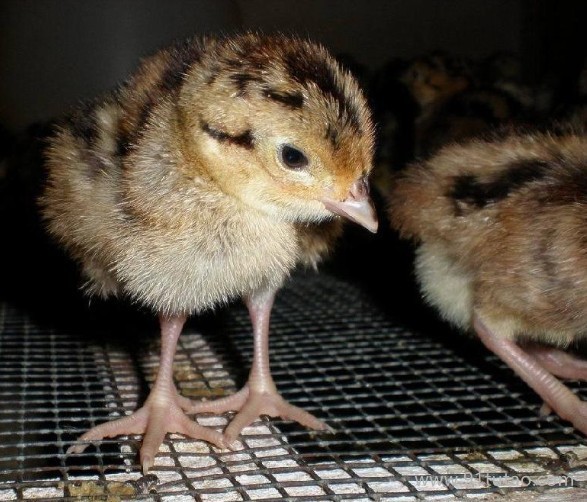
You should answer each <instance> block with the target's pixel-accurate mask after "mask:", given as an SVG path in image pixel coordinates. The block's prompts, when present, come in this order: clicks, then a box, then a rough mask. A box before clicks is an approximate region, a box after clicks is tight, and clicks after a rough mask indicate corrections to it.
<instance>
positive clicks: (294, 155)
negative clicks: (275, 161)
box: [280, 145, 308, 169]
mask: <svg viewBox="0 0 587 502" xmlns="http://www.w3.org/2000/svg"><path fill="white" fill-rule="evenodd" d="M280 155H281V161H282V162H283V163H284V164H285V165H286V166H287V167H289V168H290V169H303V168H304V167H306V166H307V165H308V157H306V156H305V155H304V154H303V153H302V152H300V151H299V150H298V149H297V148H294V147H293V146H290V145H283V146H282V147H281V153H280Z"/></svg>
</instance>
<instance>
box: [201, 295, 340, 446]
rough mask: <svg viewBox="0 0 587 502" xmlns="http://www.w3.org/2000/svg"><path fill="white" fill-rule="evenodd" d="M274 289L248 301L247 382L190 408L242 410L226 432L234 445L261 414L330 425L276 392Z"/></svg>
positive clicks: (318, 426) (312, 425)
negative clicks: (273, 371) (272, 357)
mask: <svg viewBox="0 0 587 502" xmlns="http://www.w3.org/2000/svg"><path fill="white" fill-rule="evenodd" d="M274 298H275V290H270V291H262V292H259V293H256V294H254V295H252V296H251V297H250V298H248V299H247V300H246V305H247V308H248V309H249V315H250V317H251V322H252V324H253V336H254V353H253V365H252V367H251V372H250V373H249V378H248V381H247V384H246V385H245V386H244V387H243V388H242V389H241V390H240V391H238V392H237V393H236V394H234V395H232V396H229V397H227V398H223V399H218V400H215V401H209V402H201V403H194V405H193V406H192V407H191V408H190V411H195V412H212V413H223V412H226V411H232V410H238V411H239V412H238V413H237V415H236V416H235V417H234V419H233V420H232V421H231V422H230V424H229V425H228V427H227V428H226V430H225V431H224V437H225V442H226V444H229V445H230V444H232V443H233V442H234V440H235V439H236V438H237V436H238V435H239V434H240V432H241V431H242V430H243V428H245V427H246V426H247V425H249V424H251V423H252V422H253V421H255V420H256V419H257V418H259V416H260V415H269V416H270V417H278V416H280V417H282V418H284V419H288V420H293V421H295V422H298V423H300V424H302V425H304V426H306V427H309V428H311V429H316V430H328V429H329V427H328V426H327V425H326V424H325V423H324V422H322V421H321V420H319V419H318V418H316V417H315V416H314V415H312V414H310V413H308V412H306V411H304V410H302V409H301V408H298V407H297V406H293V405H292V404H289V403H288V402H287V401H286V400H285V399H283V398H282V397H281V396H280V395H279V393H278V392H277V388H276V386H275V383H274V382H273V378H272V376H271V370H270V367H269V318H270V316H271V308H272V306H273V300H274Z"/></svg>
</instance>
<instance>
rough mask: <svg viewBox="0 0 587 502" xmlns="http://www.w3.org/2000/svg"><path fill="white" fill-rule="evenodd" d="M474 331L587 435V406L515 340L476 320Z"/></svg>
mask: <svg viewBox="0 0 587 502" xmlns="http://www.w3.org/2000/svg"><path fill="white" fill-rule="evenodd" d="M474 327H475V331H476V332H477V334H478V335H479V338H480V339H481V341H482V342H483V343H484V344H485V346H486V347H487V348H488V349H489V350H491V351H492V352H493V353H495V354H496V355H497V356H499V358H500V359H501V360H502V361H504V362H505V363H506V364H507V365H508V366H509V367H510V368H511V369H512V370H514V372H515V373H516V374H517V375H518V376H519V377H520V378H521V379H522V380H524V382H526V383H527V384H528V385H529V386H530V387H531V388H532V389H534V391H536V393H537V394H538V395H539V396H540V397H541V398H542V399H543V400H544V402H545V404H546V406H547V407H549V408H550V409H552V410H554V412H555V413H556V414H557V415H559V416H560V417H561V418H563V419H564V420H568V421H569V422H571V423H572V424H573V425H574V426H575V428H577V429H578V430H580V431H581V432H582V433H583V434H587V403H584V402H583V401H581V399H579V398H578V397H577V396H576V395H575V394H574V393H573V392H572V391H571V390H570V389H569V388H568V387H567V386H566V385H564V384H563V383H562V382H561V381H560V380H558V379H557V378H556V377H555V376H553V375H552V373H550V372H549V371H548V370H547V369H546V368H545V367H544V366H543V365H542V364H541V362H540V361H539V360H538V359H537V358H536V357H534V356H533V355H531V354H529V353H527V352H525V351H524V350H522V349H521V348H520V347H519V346H518V345H517V344H516V343H515V342H513V341H512V340H509V339H508V338H503V337H500V336H499V334H497V333H494V332H492V331H491V330H490V329H488V328H487V326H486V325H485V324H484V323H483V322H482V321H481V319H480V318H479V317H477V316H475V319H474Z"/></svg>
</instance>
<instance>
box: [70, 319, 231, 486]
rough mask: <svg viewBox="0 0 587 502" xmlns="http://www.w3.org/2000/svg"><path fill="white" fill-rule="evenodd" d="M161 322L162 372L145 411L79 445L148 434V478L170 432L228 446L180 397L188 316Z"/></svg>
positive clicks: (93, 432) (144, 450)
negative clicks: (181, 342)
mask: <svg viewBox="0 0 587 502" xmlns="http://www.w3.org/2000/svg"><path fill="white" fill-rule="evenodd" d="M159 321H160V324H161V355H160V359H159V371H158V372H157V378H156V379H155V384H154V385H153V388H152V389H151V392H150V394H149V397H148V398H147V400H146V401H145V404H144V405H143V407H142V408H140V409H139V410H137V411H135V412H134V413H133V414H132V415H129V416H126V417H123V418H120V419H118V420H114V421H112V422H106V423H103V424H100V425H97V426H96V427H94V428H92V429H90V430H89V431H88V432H86V433H85V434H83V435H82V436H80V438H79V439H78V441H95V440H100V439H104V438H106V437H114V436H119V435H127V434H144V435H145V436H144V438H143V444H142V446H141V451H140V454H139V455H140V461H141V465H142V466H143V473H145V474H146V473H147V472H148V470H149V469H150V468H151V467H152V466H153V462H154V458H155V455H156V454H157V451H158V450H159V446H161V443H162V442H163V439H164V438H165V434H167V433H168V432H178V433H180V434H184V435H186V436H189V437H191V438H195V439H203V440H205V441H209V442H210V443H213V444H215V445H217V446H220V447H223V446H224V443H223V437H222V435H221V434H220V433H219V432H216V431H214V430H212V429H208V428H206V427H202V426H201V425H198V424H196V423H195V422H194V421H192V420H191V419H190V418H188V417H187V416H186V415H185V413H184V412H183V409H185V399H184V398H182V397H181V396H179V395H178V393H177V390H176V388H175V384H174V383H173V358H174V356H175V350H176V347H177V339H178V338H179V335H180V333H181V330H182V328H183V324H184V322H185V316H183V317H179V316H178V317H165V316H160V317H159ZM87 446H88V445H87V444H76V445H73V446H71V447H70V448H69V449H68V450H67V453H81V452H82V451H84V450H85V449H86V447H87Z"/></svg>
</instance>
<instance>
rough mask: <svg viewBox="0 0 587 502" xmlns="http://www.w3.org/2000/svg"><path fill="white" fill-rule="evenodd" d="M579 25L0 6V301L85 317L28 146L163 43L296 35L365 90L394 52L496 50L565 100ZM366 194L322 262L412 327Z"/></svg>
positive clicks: (543, 5) (400, 10) (495, 14)
mask: <svg viewBox="0 0 587 502" xmlns="http://www.w3.org/2000/svg"><path fill="white" fill-rule="evenodd" d="M586 22H587V2H585V1H584V0H558V1H557V0H553V1H549V0H542V1H541V0H409V1H408V0H404V1H399V0H395V1H394V0H362V1H357V0H273V1H263V0H191V1H190V0H167V1H161V0H101V1H97V0H96V1H90V0H84V1H80V0H42V1H38V0H0V133H1V135H0V154H1V156H0V225H1V227H0V229H1V232H2V233H1V234H0V236H1V237H0V239H1V242H0V247H1V250H2V254H1V255H0V258H1V268H0V270H1V274H2V275H1V277H2V279H1V280H0V298H5V299H8V300H10V301H11V302H16V303H19V304H21V305H23V306H25V307H27V308H28V309H33V310H36V311H38V312H41V313H45V314H46V313H51V312H55V311H60V312H61V313H62V314H63V311H64V309H68V310H69V311H70V312H72V313H73V312H76V311H84V312H87V309H86V307H87V305H88V300H87V299H85V298H83V297H82V295H81V294H79V292H78V291H77V285H78V277H77V274H76V270H75V267H74V266H73V265H72V264H71V263H70V262H69V260H68V259H67V258H66V257H64V256H62V254H61V252H60V251H59V250H58V249H56V247H55V246H54V245H52V244H51V243H49V242H48V241H47V239H46V236H45V235H44V232H43V230H42V226H41V224H40V222H39V219H38V215H37V210H36V205H35V198H36V196H37V194H38V192H39V187H40V186H41V184H42V178H43V170H42V158H41V151H40V148H41V146H42V142H41V141H40V139H39V138H41V137H42V136H43V134H44V132H45V129H44V124H46V123H47V121H50V120H51V119H53V118H55V117H57V116H59V115H61V114H62V113H64V112H65V111H66V110H67V109H69V108H70V107H71V106H73V105H75V104H76V103H78V102H79V101H80V100H84V99H87V98H91V97H93V96H95V95H96V94H98V93H100V92H102V91H106V90H108V89H111V88H112V87H113V86H114V85H116V83H118V82H120V81H121V80H123V79H124V78H125V77H127V76H128V75H129V73H130V72H131V71H132V70H133V69H134V68H135V67H136V65H137V62H138V60H139V59H140V58H141V57H142V56H146V55H148V54H150V53H152V52H154V51H155V50H157V49H158V48H160V47H162V46H165V45H166V44H168V43H170V42H171V41H173V40H174V39H177V38H183V37H186V36H189V35H192V34H198V33H231V32H234V31H238V30H241V29H259V30H262V31H265V32H271V31H284V32H295V33H298V34H301V35H308V36H310V37H311V38H313V39H315V40H317V41H320V42H323V43H324V44H325V45H326V46H327V47H328V48H329V49H330V50H331V51H332V52H333V53H335V54H345V58H346V59H347V60H350V61H352V62H353V64H358V65H359V66H362V70H361V76H362V80H363V82H364V83H366V86H367V87H368V86H369V83H370V82H372V79H373V77H374V76H375V75H377V73H378V72H380V71H381V70H382V68H384V66H385V65H386V63H388V62H389V61H391V60H394V59H397V58H401V59H403V60H405V61H409V60H410V59H411V58H414V57H417V56H420V55H423V54H429V53H431V52H433V51H437V50H441V51H445V52H446V53H449V54H451V55H454V56H457V57H464V58H471V59H482V58H485V57H487V56H490V55H491V54H495V53H509V54H513V55H515V56H517V57H518V58H519V62H520V69H521V81H522V83H524V84H526V85H530V86H536V85H540V83H541V82H544V81H553V82H556V83H557V86H558V87H557V92H558V93H559V94H563V95H564V94H565V93H566V87H565V85H567V87H568V88H570V86H571V85H574V84H570V83H573V82H575V81H576V78H577V76H578V73H579V72H580V69H581V67H582V65H583V64H584V58H585V46H586V44H585V24H586ZM366 90H367V91H368V92H369V91H370V89H366ZM383 92H386V91H385V89H384V91H383ZM389 92H390V93H392V92H393V91H392V90H390V91H389ZM380 128H382V126H381V124H380ZM400 141H401V140H400ZM374 197H375V198H376V199H377V203H378V208H379V213H380V218H381V226H380V229H381V230H380V232H379V233H378V235H377V236H372V235H369V234H368V233H367V232H366V231H364V230H363V229H358V228H355V227H353V226H350V227H349V230H348V232H347V234H346V237H345V239H344V240H343V242H342V243H341V246H340V247H339V249H338V251H337V253H336V254H335V256H334V258H333V260H332V261H331V262H330V263H329V264H327V265H326V266H325V268H326V269H327V270H329V271H331V272H333V273H336V274H339V275H342V276H344V277H346V278H349V279H351V280H353V281H354V282H356V283H358V284H362V285H363V286H364V287H365V288H366V289H367V290H368V291H369V292H371V293H372V294H373V298H374V301H376V302H377V303H378V304H380V305H381V306H382V307H383V308H384V309H386V310H388V311H389V312H390V313H391V314H392V315H393V316H394V317H396V318H398V319H399V320H400V321H401V322H404V323H406V324H413V325H416V326H417V327H419V326H418V325H419V324H421V323H425V322H427V321H426V319H428V317H429V316H428V315H427V314H429V311H428V310H427V309H426V308H425V307H424V306H423V305H422V302H421V301H420V298H419V295H418V292H417V288H416V287H415V285H414V281H413V277H412V269H411V267H412V248H411V246H410V245H409V244H407V243H404V242H400V241H399V239H398V238H397V236H396V235H395V234H394V233H393V232H391V231H390V230H389V228H388V226H387V222H386V221H385V214H384V206H385V193H382V192H381V191H380V192H376V193H375V194H374ZM98 304H99V302H98ZM33 307H34V308H33ZM95 308H96V307H94V310H95ZM422 313H423V314H426V315H420V314H422ZM97 317H99V316H97ZM432 317H434V316H432Z"/></svg>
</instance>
